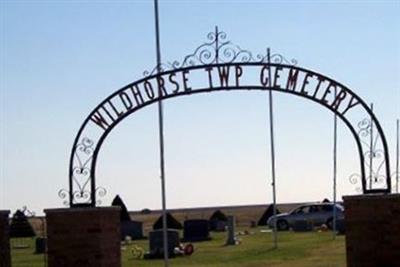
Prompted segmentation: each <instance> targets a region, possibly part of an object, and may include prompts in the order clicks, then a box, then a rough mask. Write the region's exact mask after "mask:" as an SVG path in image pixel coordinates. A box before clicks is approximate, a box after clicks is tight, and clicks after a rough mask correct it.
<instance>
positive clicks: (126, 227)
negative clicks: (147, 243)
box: [121, 221, 143, 240]
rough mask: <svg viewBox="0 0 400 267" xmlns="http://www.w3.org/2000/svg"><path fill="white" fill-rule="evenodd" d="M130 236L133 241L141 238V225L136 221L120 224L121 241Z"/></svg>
mask: <svg viewBox="0 0 400 267" xmlns="http://www.w3.org/2000/svg"><path fill="white" fill-rule="evenodd" d="M127 236H130V237H131V238H132V239H133V240H135V239H142V238H143V223H142V222H138V221H126V222H121V240H125V237H127Z"/></svg>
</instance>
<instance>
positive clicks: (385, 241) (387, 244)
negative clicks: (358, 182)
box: [343, 194, 400, 267]
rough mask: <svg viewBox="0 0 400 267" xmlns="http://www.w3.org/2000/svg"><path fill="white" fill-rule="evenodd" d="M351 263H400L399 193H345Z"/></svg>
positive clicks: (391, 266)
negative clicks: (352, 194)
mask: <svg viewBox="0 0 400 267" xmlns="http://www.w3.org/2000/svg"><path fill="white" fill-rule="evenodd" d="M343 200H344V206H345V224H346V251H347V266H348V267H396V266H400V265H399V264H400V194H391V195H380V194H379V195H358V196H345V197H343Z"/></svg>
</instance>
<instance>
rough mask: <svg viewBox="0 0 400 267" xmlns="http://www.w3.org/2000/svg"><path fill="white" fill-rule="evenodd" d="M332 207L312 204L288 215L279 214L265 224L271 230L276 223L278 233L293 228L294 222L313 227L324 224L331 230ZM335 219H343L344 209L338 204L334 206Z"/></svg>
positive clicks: (326, 204)
mask: <svg viewBox="0 0 400 267" xmlns="http://www.w3.org/2000/svg"><path fill="white" fill-rule="evenodd" d="M333 207H334V204H333V203H314V204H308V205H303V206H300V207H298V208H295V209H294V210H292V211H290V212H288V213H281V214H278V215H275V216H271V217H270V218H269V219H268V221H267V224H268V226H269V227H270V228H273V227H274V223H275V221H276V227H277V229H278V230H279V231H286V230H289V229H290V228H293V226H294V223H295V222H296V221H307V222H311V223H312V224H313V225H314V226H320V225H322V224H326V225H327V226H328V228H329V229H332V225H333ZM336 219H337V220H343V219H344V208H343V206H341V205H339V204H336Z"/></svg>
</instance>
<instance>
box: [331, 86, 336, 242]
mask: <svg viewBox="0 0 400 267" xmlns="http://www.w3.org/2000/svg"><path fill="white" fill-rule="evenodd" d="M336 93H337V91H336V89H335V95H336ZM336 178H337V115H336V113H335V114H334V116H333V220H332V234H333V239H334V240H335V239H336Z"/></svg>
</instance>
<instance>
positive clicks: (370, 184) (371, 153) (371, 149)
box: [369, 103, 374, 189]
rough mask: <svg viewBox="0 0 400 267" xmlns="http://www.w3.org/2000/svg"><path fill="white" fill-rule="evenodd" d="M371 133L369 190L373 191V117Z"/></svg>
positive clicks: (372, 106)
mask: <svg viewBox="0 0 400 267" xmlns="http://www.w3.org/2000/svg"><path fill="white" fill-rule="evenodd" d="M371 111H372V112H374V104H373V103H371ZM370 123H371V132H370V144H369V189H372V175H373V172H372V170H373V168H372V164H373V158H374V151H373V150H374V121H373V119H372V116H371V122H370Z"/></svg>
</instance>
